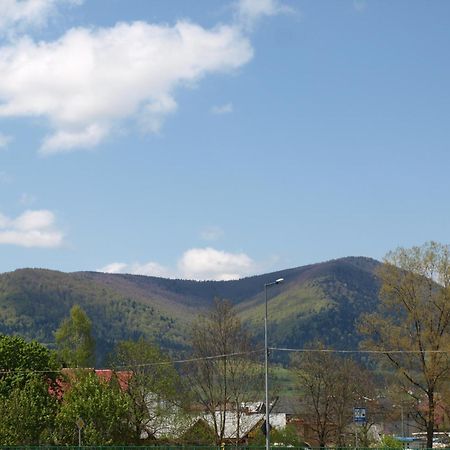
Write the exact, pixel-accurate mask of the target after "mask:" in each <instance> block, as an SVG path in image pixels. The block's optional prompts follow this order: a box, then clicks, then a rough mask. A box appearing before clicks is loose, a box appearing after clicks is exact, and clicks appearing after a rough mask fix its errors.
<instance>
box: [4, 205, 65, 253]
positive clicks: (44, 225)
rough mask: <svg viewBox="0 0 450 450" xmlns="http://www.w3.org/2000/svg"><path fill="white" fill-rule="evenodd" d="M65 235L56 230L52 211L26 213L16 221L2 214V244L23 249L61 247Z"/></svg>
mask: <svg viewBox="0 0 450 450" xmlns="http://www.w3.org/2000/svg"><path fill="white" fill-rule="evenodd" d="M63 238H64V235H63V233H62V232H61V231H59V230H57V229H56V228H55V216H54V214H53V213H52V212H51V211H47V210H35V211H25V212H24V213H22V214H21V215H20V216H18V217H17V218H15V219H11V218H9V217H7V216H5V215H3V214H0V244H11V245H18V246H21V247H59V246H60V245H62V244H63Z"/></svg>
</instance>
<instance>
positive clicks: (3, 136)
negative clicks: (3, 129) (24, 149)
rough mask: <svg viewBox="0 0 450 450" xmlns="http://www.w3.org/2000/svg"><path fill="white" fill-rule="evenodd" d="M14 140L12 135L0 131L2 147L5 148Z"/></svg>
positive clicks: (0, 144) (0, 146)
mask: <svg viewBox="0 0 450 450" xmlns="http://www.w3.org/2000/svg"><path fill="white" fill-rule="evenodd" d="M11 141H12V136H7V135H6V134H3V133H0V149H2V148H5V147H7V146H8V144H9V143H10V142H11Z"/></svg>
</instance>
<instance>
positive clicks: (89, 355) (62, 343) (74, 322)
mask: <svg viewBox="0 0 450 450" xmlns="http://www.w3.org/2000/svg"><path fill="white" fill-rule="evenodd" d="M55 339H56V345H57V347H58V353H59V355H60V358H61V359H62V361H63V362H64V364H66V365H67V366H69V367H93V366H94V364H95V340H94V337H93V335H92V322H91V320H90V319H89V317H88V316H87V314H86V313H85V311H84V310H83V309H82V308H81V306H79V305H74V306H73V307H72V309H71V310H70V317H68V318H66V319H64V320H63V322H62V323H61V325H60V327H59V328H58V329H57V330H56V332H55Z"/></svg>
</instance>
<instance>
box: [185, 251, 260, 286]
mask: <svg viewBox="0 0 450 450" xmlns="http://www.w3.org/2000/svg"><path fill="white" fill-rule="evenodd" d="M253 266H254V263H253V261H252V259H251V258H250V257H249V256H247V255H246V254H245V253H228V252H224V251H221V250H216V249H214V248H211V247H206V248H192V249H190V250H187V251H186V252H185V253H184V254H183V256H182V257H181V258H180V260H179V262H178V269H179V271H180V273H181V274H183V277H184V278H192V279H196V280H233V279H237V278H241V277H243V276H245V275H249V274H250V272H251V271H252V269H253Z"/></svg>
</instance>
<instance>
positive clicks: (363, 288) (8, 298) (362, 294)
mask: <svg viewBox="0 0 450 450" xmlns="http://www.w3.org/2000/svg"><path fill="white" fill-rule="evenodd" d="M379 264H380V263H379V262H378V261H376V260H374V259H371V258H366V257H346V258H339V259H333V260H330V261H326V262H322V263H316V264H309V265H306V266H299V267H295V268H290V269H285V270H279V271H275V272H271V273H267V274H260V275H253V276H250V277H245V278H242V279H239V280H231V281H194V280H180V279H168V278H161V277H148V276H144V275H131V274H108V273H101V272H90V271H82V272H71V273H66V272H60V271H53V270H49V269H31V268H24V269H17V270H15V271H12V272H6V273H3V274H0V333H3V334H20V335H23V336H24V337H26V338H28V339H37V340H38V341H41V342H45V343H48V344H50V345H52V344H53V342H54V338H53V333H54V331H55V330H56V328H57V327H58V325H59V323H60V322H61V321H62V319H63V318H64V317H66V316H67V315H68V313H69V310H70V308H71V306H73V305H74V304H80V306H81V307H83V308H84V309H85V310H86V312H87V313H88V315H89V317H90V318H91V320H92V321H93V324H94V330H95V336H96V339H97V342H98V347H99V353H100V359H101V358H103V357H104V355H105V354H106V353H107V352H108V351H110V350H111V349H112V346H113V345H114V343H115V342H117V341H118V340H122V339H136V338H138V337H139V336H144V337H146V338H149V339H152V340H155V341H156V342H157V343H158V344H159V345H160V346H162V347H163V348H167V349H170V350H172V351H179V350H183V349H185V350H186V349H187V336H188V333H189V327H190V324H191V323H192V321H194V320H195V319H196V317H197V316H198V314H201V313H202V312H205V311H207V309H208V308H210V307H211V305H212V304H213V302H214V299H215V298H221V299H227V300H229V301H231V302H232V303H233V304H234V305H235V307H236V310H237V311H238V313H239V315H240V317H241V319H242V320H243V322H244V324H245V325H246V326H248V327H249V328H251V330H252V331H253V334H254V335H255V338H256V339H260V338H261V333H262V320H263V311H264V302H265V297H264V284H265V283H269V282H271V281H274V280H275V279H277V278H280V277H282V278H284V283H282V284H281V285H279V286H272V287H270V288H269V289H268V307H269V319H270V320H269V330H270V333H271V339H272V340H273V342H274V344H277V345H283V346H302V345H304V344H305V343H306V342H308V341H310V340H315V339H321V340H323V341H324V342H325V343H330V344H331V343H332V344H333V345H334V346H337V347H342V346H346V347H352V348H354V347H356V346H357V345H358V342H359V340H358V339H359V338H358V336H357V335H356V333H355V323H356V321H357V319H358V317H359V316H360V315H361V314H362V313H364V312H366V311H368V310H370V309H372V308H373V307H374V306H375V305H376V303H377V301H378V280H377V277H376V274H375V271H376V267H378V265H379Z"/></svg>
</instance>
